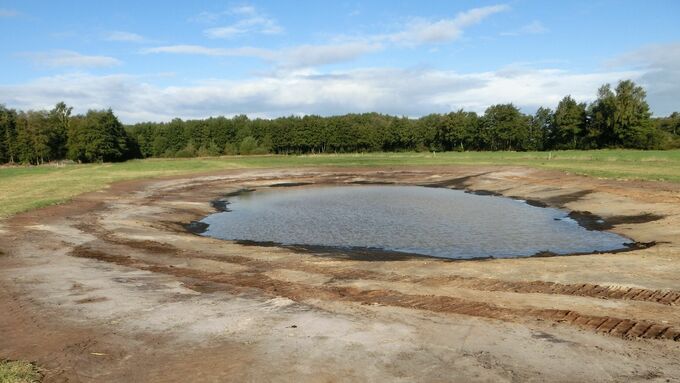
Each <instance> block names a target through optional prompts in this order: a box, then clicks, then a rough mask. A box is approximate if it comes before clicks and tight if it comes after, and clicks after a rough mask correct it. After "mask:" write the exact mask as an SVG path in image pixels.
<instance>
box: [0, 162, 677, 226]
mask: <svg viewBox="0 0 680 383" xmlns="http://www.w3.org/2000/svg"><path fill="white" fill-rule="evenodd" d="M474 164H478V165H522V166H530V167H537V168H546V169H556V170H563V171H567V172H570V173H575V174H583V175H589V176H594V177H602V178H616V179H642V180H663V181H671V182H680V150H672V151H633V150H597V151H559V152H551V153H547V152H523V153H516V152H466V153H436V154H433V153H367V154H338V155H334V154H324V155H304V156H273V155H272V156H242V157H240V156H227V157H219V158H195V159H148V160H134V161H128V162H124V163H116V164H89V165H65V166H56V165H44V166H34V167H4V168H0V218H4V217H8V216H10V215H12V214H15V213H18V212H22V211H26V210H30V209H34V208H38V207H42V206H47V205H51V204H56V203H61V202H64V201H67V200H68V199H69V198H71V197H73V196H75V195H78V194H80V193H84V192H88V191H94V190H98V189H101V188H104V187H106V185H108V184H110V183H112V182H115V181H121V180H129V179H139V178H151V177H161V176H170V175H179V174H190V173H201V172H208V171H213V170H221V169H237V168H274V167H303V166H390V165H392V166H397V165H474Z"/></svg>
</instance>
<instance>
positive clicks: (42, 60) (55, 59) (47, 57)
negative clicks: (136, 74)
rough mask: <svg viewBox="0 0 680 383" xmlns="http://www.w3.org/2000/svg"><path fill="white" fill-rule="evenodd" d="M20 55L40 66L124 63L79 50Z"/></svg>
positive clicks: (102, 65)
mask: <svg viewBox="0 0 680 383" xmlns="http://www.w3.org/2000/svg"><path fill="white" fill-rule="evenodd" d="M19 56H21V57H26V58H28V59H30V60H32V61H33V62H34V63H35V64H37V65H39V66H47V67H70V68H87V67H111V66H116V65H120V64H122V62H121V61H120V60H118V59H116V58H114V57H110V56H96V55H83V54H80V53H78V52H74V51H68V50H54V51H50V52H27V53H20V54H19Z"/></svg>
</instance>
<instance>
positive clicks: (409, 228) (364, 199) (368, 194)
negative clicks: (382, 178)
mask: <svg viewBox="0 0 680 383" xmlns="http://www.w3.org/2000/svg"><path fill="white" fill-rule="evenodd" d="M228 209H229V211H226V212H220V213H216V214H213V215H210V216H208V217H206V218H205V219H204V220H203V221H202V222H204V223H206V224H208V225H209V226H208V228H207V230H206V231H205V233H204V235H207V236H211V237H216V238H221V239H228V240H249V241H262V242H276V243H280V244H287V245H322V246H333V247H359V248H379V249H385V250H392V251H399V252H406V253H416V254H423V255H430V256H436V257H444V258H456V259H461V258H478V257H494V258H507V257H522V256H531V255H534V254H536V253H539V252H543V251H549V252H553V253H557V254H572V253H580V252H592V251H608V250H615V249H621V248H623V247H625V243H627V242H630V241H629V240H627V239H626V238H624V237H621V236H618V235H616V234H613V233H608V232H600V231H588V230H586V229H585V228H583V227H581V226H580V225H579V224H578V223H577V222H576V221H573V220H571V219H570V218H568V217H567V214H566V213H565V212H563V211H560V210H557V209H551V208H541V207H534V206H530V205H528V204H526V203H525V202H523V201H518V200H513V199H509V198H502V197H495V196H482V195H475V194H469V193H465V192H463V191H459V190H450V189H439V188H427V187H419V186H389V185H362V186H327V187H303V188H298V187H296V188H286V189H283V188H277V189H265V190H258V191H254V192H247V193H244V194H240V195H238V196H235V197H230V198H229V204H228Z"/></svg>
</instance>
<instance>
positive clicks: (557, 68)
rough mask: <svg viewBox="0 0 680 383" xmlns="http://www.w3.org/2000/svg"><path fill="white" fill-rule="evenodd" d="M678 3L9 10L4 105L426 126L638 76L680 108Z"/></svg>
mask: <svg viewBox="0 0 680 383" xmlns="http://www.w3.org/2000/svg"><path fill="white" fill-rule="evenodd" d="M679 14H680V2H678V1H646V2H645V1H596V0H595V1H593V0H591V1H563V2H557V1H524V0H514V1H506V2H503V1H490V2H487V1H484V2H472V1H455V2H454V1H370V2H368V1H367V2H359V1H347V2H343V1H334V2H330V1H328V2H322V1H253V2H211V1H194V2H189V1H177V2H171V1H164V2H161V1H158V2H152V1H134V2H133V1H116V2H93V1H80V2H47V1H43V2H38V1H4V0H2V1H0V36H2V37H0V39H1V40H0V42H1V43H2V47H3V49H2V51H1V52H0V55H1V56H2V57H1V60H2V69H3V70H1V71H0V103H3V104H5V105H7V106H10V107H16V108H21V109H30V108H32V109H38V108H50V107H51V106H52V105H54V104H55V103H56V102H58V101H61V100H63V101H65V102H67V103H68V104H70V105H73V106H75V108H76V111H77V112H82V111H85V110H87V109H89V108H108V107H111V108H113V109H114V111H115V112H116V113H117V114H118V115H119V116H120V118H121V119H122V120H123V121H124V122H137V121H144V120H169V119H171V118H173V117H181V118H200V117H207V116H211V115H227V116H231V115H234V114H241V113H245V114H248V115H250V116H253V117H276V116H281V115H290V114H322V115H331V114H343V113H348V112H365V111H377V112H383V113H390V114H396V115H406V116H413V117H416V116H420V115H424V114H427V113H431V112H448V111H451V110H457V109H459V108H465V109H468V110H474V111H477V112H483V111H484V109H485V108H486V107H488V106H489V105H491V104H494V103H504V102H513V103H515V104H516V105H518V106H520V107H521V108H522V109H523V110H525V111H526V112H533V111H534V110H535V109H536V108H537V107H538V106H541V105H543V106H549V107H554V106H555V105H556V104H557V102H558V101H559V99H560V98H561V97H563V96H564V95H567V94H571V95H573V96H574V97H575V98H577V99H578V100H580V101H591V100H592V99H593V98H594V97H595V93H596V90H597V88H598V86H600V85H601V84H603V83H609V82H611V83H616V82H617V81H618V80H620V79H625V78H631V79H633V80H635V81H637V82H638V83H640V84H642V85H644V86H645V87H646V89H647V91H648V100H649V103H650V106H651V107H652V110H653V112H654V113H655V114H656V115H665V114H668V113H670V112H672V111H675V110H680V101H679V100H680V26H679V25H680V24H679V23H678V20H677V15H679Z"/></svg>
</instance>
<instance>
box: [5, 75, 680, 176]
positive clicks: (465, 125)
mask: <svg viewBox="0 0 680 383" xmlns="http://www.w3.org/2000/svg"><path fill="white" fill-rule="evenodd" d="M678 147H680V114H679V113H677V112H675V113H673V114H671V115H670V116H668V117H662V118H652V117H651V113H650V111H649V105H648V104H647V101H646V93H645V90H644V89H643V88H642V87H640V86H638V85H636V84H635V83H634V82H632V81H630V80H625V81H621V82H619V83H618V85H617V86H616V88H614V89H612V87H611V86H610V85H609V84H606V85H603V86H602V87H600V88H599V90H598V93H597V99H596V100H595V101H594V102H592V103H590V104H586V103H581V102H578V101H576V100H574V99H573V98H572V97H570V96H566V97H564V98H563V99H562V100H561V101H560V102H559V104H558V105H557V108H556V109H555V110H554V111H553V110H551V109H549V108H543V107H541V108H539V109H538V110H537V111H536V113H535V114H534V115H527V114H524V113H522V112H521V111H520V110H519V109H518V108H517V107H515V106H514V105H513V104H498V105H492V106H490V107H488V108H487V109H486V111H485V112H484V114H483V115H478V114H477V113H474V112H466V111H464V110H458V111H455V112H451V113H448V114H430V115H427V116H424V117H421V118H418V119H412V118H407V117H396V116H390V115H384V114H378V113H364V114H346V115H342V116H331V117H321V116H315V115H309V116H304V117H297V116H290V117H280V118H276V119H254V120H251V119H249V118H248V117H247V116H236V117H233V118H226V117H211V118H208V119H203V120H188V121H183V120H180V119H175V120H172V121H171V122H167V123H165V122H161V123H158V122H145V123H138V124H134V125H130V126H124V125H123V124H122V123H121V122H120V121H119V120H118V118H117V117H116V116H115V115H114V113H113V111H112V110H110V109H109V110H90V111H88V112H87V113H86V114H84V115H73V114H72V108H71V107H68V106H67V105H65V104H64V103H58V104H57V105H56V106H55V107H54V109H52V110H49V111H17V110H13V109H8V108H6V107H4V106H0V163H24V164H42V163H45V162H49V161H58V160H64V159H68V160H72V161H76V162H109V161H124V160H127V159H132V158H148V157H195V156H218V155H223V154H226V155H232V154H244V155H245V154H265V153H277V154H302V153H340V152H368V151H454V150H455V151H498V150H506V151H540V150H560V149H601V148H634V149H670V148H678Z"/></svg>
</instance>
